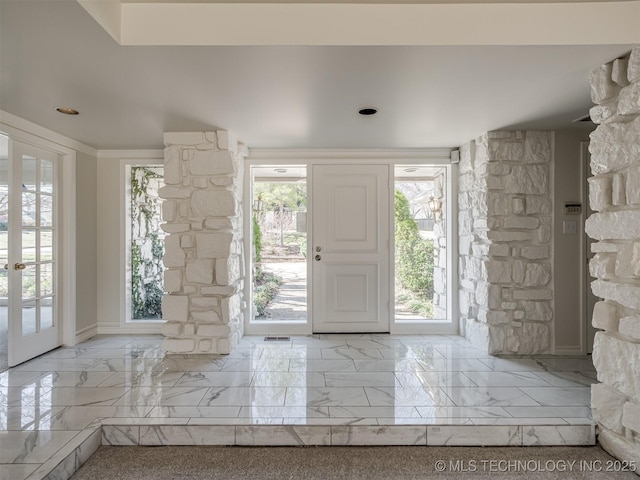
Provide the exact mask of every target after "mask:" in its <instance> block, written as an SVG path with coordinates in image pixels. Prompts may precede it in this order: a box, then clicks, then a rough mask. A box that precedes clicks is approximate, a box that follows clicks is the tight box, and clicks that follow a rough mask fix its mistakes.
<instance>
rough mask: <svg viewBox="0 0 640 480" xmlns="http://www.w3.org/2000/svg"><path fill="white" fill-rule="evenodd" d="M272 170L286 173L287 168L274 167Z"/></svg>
mask: <svg viewBox="0 0 640 480" xmlns="http://www.w3.org/2000/svg"><path fill="white" fill-rule="evenodd" d="M273 171H274V172H276V173H287V172H288V171H289V170H287V169H286V168H274V169H273Z"/></svg>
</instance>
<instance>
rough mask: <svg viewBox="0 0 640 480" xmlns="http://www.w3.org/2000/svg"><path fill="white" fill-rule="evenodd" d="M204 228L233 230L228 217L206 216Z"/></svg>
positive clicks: (231, 222)
mask: <svg viewBox="0 0 640 480" xmlns="http://www.w3.org/2000/svg"><path fill="white" fill-rule="evenodd" d="M204 228H206V229H208V230H233V228H234V224H233V221H232V219H230V218H207V219H206V220H205V221H204Z"/></svg>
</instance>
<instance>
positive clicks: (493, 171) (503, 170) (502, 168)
mask: <svg viewBox="0 0 640 480" xmlns="http://www.w3.org/2000/svg"><path fill="white" fill-rule="evenodd" d="M509 173H511V165H508V164H506V163H490V164H488V165H487V174H489V175H508V174H509Z"/></svg>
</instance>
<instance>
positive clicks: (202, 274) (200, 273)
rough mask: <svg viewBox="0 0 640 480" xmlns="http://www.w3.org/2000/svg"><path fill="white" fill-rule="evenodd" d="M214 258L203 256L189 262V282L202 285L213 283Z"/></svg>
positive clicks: (187, 273) (187, 272) (187, 274)
mask: <svg viewBox="0 0 640 480" xmlns="http://www.w3.org/2000/svg"><path fill="white" fill-rule="evenodd" d="M213 268H214V260H213V259H209V258H202V259H198V260H195V261H193V262H190V263H188V264H187V271H186V276H187V282H189V283H198V284H201V285H212V284H213V275H214V274H213Z"/></svg>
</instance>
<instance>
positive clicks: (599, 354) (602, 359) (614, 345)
mask: <svg viewBox="0 0 640 480" xmlns="http://www.w3.org/2000/svg"><path fill="white" fill-rule="evenodd" d="M592 358H593V364H594V365H595V367H596V370H597V371H598V380H599V381H600V382H602V383H605V384H607V385H609V386H611V387H613V388H614V389H615V390H617V391H618V392H620V393H621V394H623V395H626V396H627V397H630V398H632V399H633V401H634V402H635V403H640V369H638V365H640V363H639V362H640V343H634V342H629V341H626V340H623V339H619V338H616V337H614V336H612V335H610V334H609V333H608V332H602V331H599V332H597V333H596V337H595V341H594V346H593V355H592Z"/></svg>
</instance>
